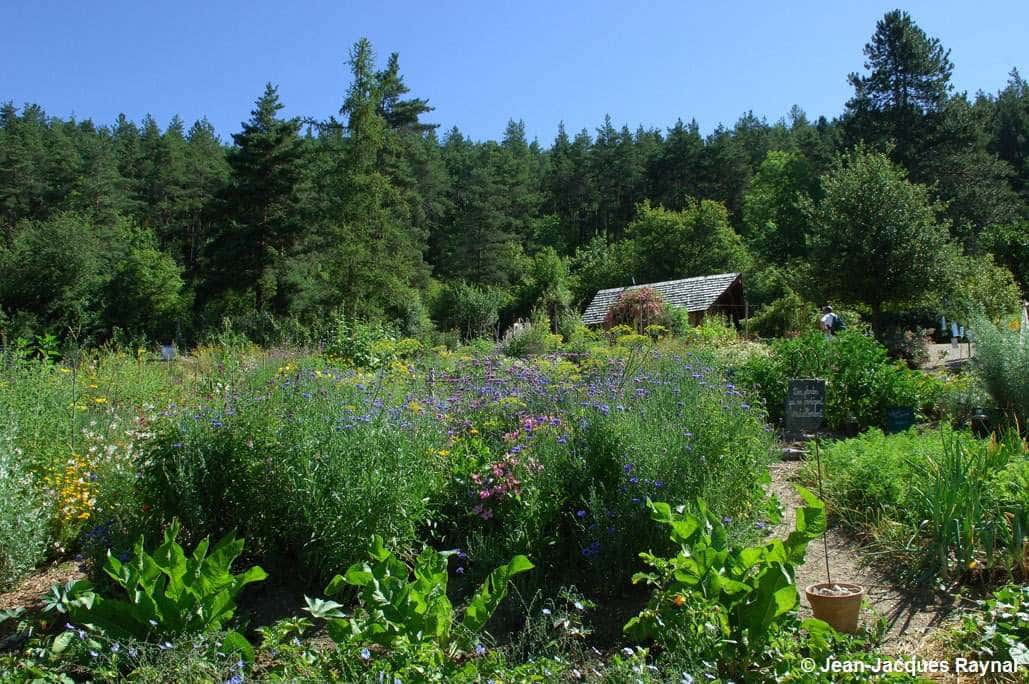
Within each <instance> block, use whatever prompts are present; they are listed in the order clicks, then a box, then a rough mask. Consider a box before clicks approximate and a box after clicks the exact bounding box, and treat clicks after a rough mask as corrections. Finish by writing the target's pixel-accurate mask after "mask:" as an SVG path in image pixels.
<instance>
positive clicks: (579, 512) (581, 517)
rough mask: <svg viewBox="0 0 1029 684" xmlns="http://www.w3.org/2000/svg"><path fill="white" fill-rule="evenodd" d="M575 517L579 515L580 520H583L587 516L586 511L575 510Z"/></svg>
mask: <svg viewBox="0 0 1029 684" xmlns="http://www.w3.org/2000/svg"><path fill="white" fill-rule="evenodd" d="M575 517H577V518H578V519H579V520H582V519H583V518H585V517H586V511H581V510H580V511H576V512H575Z"/></svg>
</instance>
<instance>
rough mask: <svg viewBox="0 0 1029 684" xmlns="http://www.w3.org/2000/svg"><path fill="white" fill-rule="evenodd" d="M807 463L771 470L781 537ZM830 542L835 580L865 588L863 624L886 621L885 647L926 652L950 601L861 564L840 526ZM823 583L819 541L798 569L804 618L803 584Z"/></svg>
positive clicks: (907, 652) (832, 531) (786, 530)
mask: <svg viewBox="0 0 1029 684" xmlns="http://www.w3.org/2000/svg"><path fill="white" fill-rule="evenodd" d="M802 465H803V462H802V461H782V462H780V463H774V464H772V465H771V466H770V468H769V469H770V471H771V474H772V484H771V485H770V487H769V491H770V492H771V493H774V494H775V495H776V496H778V497H779V501H780V503H781V504H782V507H783V513H784V514H783V520H782V523H780V525H779V526H778V528H777V529H776V530H775V532H776V533H777V534H778V535H780V536H785V535H786V534H788V533H789V530H790V529H792V528H793V523H794V519H795V517H796V513H795V511H796V509H797V507H798V506H800V505H802V501H801V499H800V497H799V496H798V495H797V493H796V491H795V490H794V489H793V486H792V483H793V481H794V480H795V479H796V475H797V471H799V470H800V468H801V466H802ZM826 542H827V545H828V547H829V567H830V569H831V571H832V577H833V580H834V581H841V582H854V583H857V584H861V585H864V587H865V590H866V592H867V594H866V606H867V607H866V608H863V609H862V613H861V621H862V624H863V625H864V626H866V627H867V628H868V629H869V630H870V631H871V632H872V633H875V627H876V623H877V622H878V621H879V620H880V619H883V620H885V621H886V625H887V628H886V634H885V640H884V642H883V644H882V648H883V650H884V651H885V652H887V653H889V654H892V655H898V656H900V655H907V656H910V655H913V654H920V653H924V652H925V649H926V646H927V643H926V642H927V639H928V637H929V636H930V635H931V634H932V632H933V631H935V630H936V629H937V628H938V627H939V626H940V625H941V624H942V623H943V622H944V621H945V620H946V619H947V617H948V615H949V614H950V613H951V609H952V607H953V605H952V603H951V601H949V600H943V599H941V598H939V597H937V596H936V595H934V594H913V593H910V592H905V591H903V590H898V589H897V588H896V587H895V586H894V585H893V584H891V583H890V582H889V581H888V580H887V579H886V578H884V577H883V575H882V573H880V572H877V571H876V570H875V569H874V568H872V567H869V566H867V565H866V564H864V563H862V556H861V553H860V550H859V549H858V546H857V544H856V542H855V541H854V540H853V539H850V538H849V537H847V536H845V535H844V534H843V533H842V532H840V531H839V530H838V529H837V528H830V529H829V531H828V532H827V533H826ZM824 581H825V555H824V551H823V548H822V542H821V540H820V539H819V540H816V541H813V542H812V543H811V545H810V546H809V547H808V552H807V560H806V562H805V563H804V564H803V565H801V566H800V567H798V568H797V588H798V590H799V591H800V602H801V614H802V616H804V617H807V616H809V615H811V606H810V605H809V604H808V601H807V597H806V596H805V595H804V587H806V586H808V585H809V584H814V583H816V582H824Z"/></svg>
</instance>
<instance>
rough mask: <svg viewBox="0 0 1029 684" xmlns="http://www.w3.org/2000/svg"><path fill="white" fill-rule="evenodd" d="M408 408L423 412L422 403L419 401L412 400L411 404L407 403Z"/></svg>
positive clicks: (413, 411) (412, 411)
mask: <svg viewBox="0 0 1029 684" xmlns="http://www.w3.org/2000/svg"><path fill="white" fill-rule="evenodd" d="M407 409H408V410H409V411H410V412H411V413H421V412H422V405H421V404H419V403H418V402H417V401H412V402H411V403H410V404H408V405H407Z"/></svg>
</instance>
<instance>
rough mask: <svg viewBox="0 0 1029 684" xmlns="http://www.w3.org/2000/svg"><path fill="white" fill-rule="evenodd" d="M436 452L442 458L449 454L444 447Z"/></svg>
mask: <svg viewBox="0 0 1029 684" xmlns="http://www.w3.org/2000/svg"><path fill="white" fill-rule="evenodd" d="M436 453H438V454H439V455H440V456H442V457H443V458H446V457H447V456H449V455H450V452H449V451H447V450H446V449H440V450H439V451H438V452H436Z"/></svg>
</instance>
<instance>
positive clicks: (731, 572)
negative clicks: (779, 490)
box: [624, 487, 826, 676]
mask: <svg viewBox="0 0 1029 684" xmlns="http://www.w3.org/2000/svg"><path fill="white" fill-rule="evenodd" d="M797 491H798V492H799V493H800V495H801V497H803V499H804V502H805V505H804V506H803V507H802V508H799V509H797V514H796V516H797V517H796V529H794V531H793V532H791V533H790V535H789V536H788V537H787V538H786V539H784V540H780V539H775V540H772V541H770V542H768V543H767V544H764V545H761V546H750V547H745V548H734V547H733V546H732V545H731V544H730V543H729V534H728V531H727V529H726V527H725V524H724V522H728V521H724V522H723V520H721V519H720V518H719V517H718V516H717V515H715V514H714V513H712V512H711V511H710V510H709V509H708V507H707V505H706V504H705V503H704V502H703V501H698V502H697V505H696V510H695V513H687V512H684V511H676V510H673V509H672V507H671V506H670V505H669V504H667V503H664V502H657V503H655V502H651V501H649V500H648V502H647V506H648V508H649V509H650V511H651V519H652V520H654V521H655V522H658V523H660V524H662V525H665V526H667V527H668V528H669V536H670V538H671V541H672V542H673V543H674V544H675V545H677V546H678V553H677V554H676V555H675V556H672V557H671V558H661V557H659V556H656V555H654V554H651V553H642V554H640V557H641V558H642V559H643V561H644V562H645V563H646V564H647V565H649V566H650V567H651V568H652V570H651V571H650V572H643V573H638V574H637V575H636V576H634V577H633V582H635V583H640V582H646V583H647V584H648V585H651V586H653V587H655V591H654V594H653V595H652V597H651V599H650V601H649V602H648V604H647V607H646V609H644V610H643V612H641V613H640V614H639V615H637V616H636V617H634V618H633V619H631V620H630V621H629V622H628V623H627V624H626V625H625V628H624V630H625V632H627V633H628V634H630V635H632V636H633V637H634V638H636V639H639V640H658V641H660V640H661V639H662V638H663V637H664V635H665V632H666V630H669V629H670V627H671V626H673V625H678V626H679V627H685V628H686V629H687V630H688V629H690V625H689V624H682V623H683V622H685V623H689V622H690V619H689V616H690V615H696V614H702V615H707V616H714V618H713V619H714V620H716V623H715V624H714V626H713V629H706V628H705V627H703V626H702V627H701V628H700V629H701V633H702V634H703V633H705V632H706V633H707V634H708V636H709V637H710V638H713V640H714V641H715V642H716V643H717V646H718V648H719V649H720V650H721V652H722V656H721V657H720V659H719V660H720V663H721V668H722V669H723V670H724V672H723V675H726V676H735V675H737V674H739V672H740V671H741V670H742V669H744V668H746V667H747V664H748V663H751V662H753V658H754V656H755V654H757V653H760V652H761V650H762V648H763V647H764V645H765V643H766V641H767V640H768V638H769V636H770V635H771V634H773V633H774V631H775V628H776V627H777V626H778V625H780V624H782V623H783V622H784V621H785V620H787V619H788V617H789V616H790V615H791V614H792V613H793V612H794V611H795V610H796V609H797V607H798V606H799V603H800V598H799V595H798V593H797V588H796V586H795V581H794V566H796V565H798V564H800V563H803V562H804V553H805V551H806V549H807V545H808V542H810V541H811V540H812V539H814V538H816V537H817V536H818V535H819V534H821V533H822V532H824V531H825V526H826V516H825V507H824V505H823V504H822V502H821V501H819V500H818V498H817V497H815V496H814V495H813V494H811V493H810V492H809V491H808V490H806V489H804V488H803V487H797ZM705 608H713V610H705ZM693 628H696V626H695V625H694V626H693ZM712 632H713V634H712Z"/></svg>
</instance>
